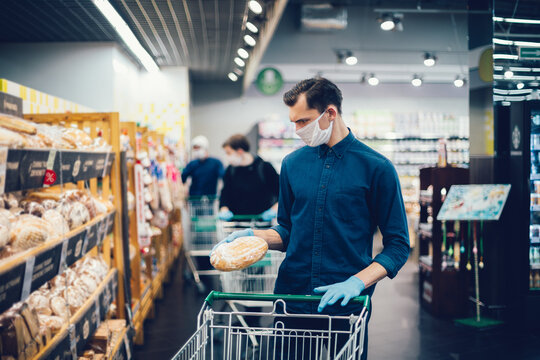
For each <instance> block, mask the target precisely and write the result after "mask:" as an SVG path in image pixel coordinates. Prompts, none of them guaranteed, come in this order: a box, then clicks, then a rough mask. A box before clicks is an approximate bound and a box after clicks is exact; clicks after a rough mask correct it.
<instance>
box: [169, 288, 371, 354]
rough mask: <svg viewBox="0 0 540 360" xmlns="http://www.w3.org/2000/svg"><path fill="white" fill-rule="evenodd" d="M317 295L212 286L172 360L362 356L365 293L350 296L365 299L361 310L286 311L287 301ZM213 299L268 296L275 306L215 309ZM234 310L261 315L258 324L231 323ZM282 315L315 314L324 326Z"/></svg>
mask: <svg viewBox="0 0 540 360" xmlns="http://www.w3.org/2000/svg"><path fill="white" fill-rule="evenodd" d="M320 299H321V296H310V295H305V296H304V295H272V294H232V293H220V292H215V291H213V292H211V293H210V295H208V297H207V298H206V300H205V302H204V304H203V306H202V308H201V311H200V313H199V316H198V320H197V322H198V327H197V330H196V332H195V333H194V334H193V336H192V337H191V338H190V339H189V340H188V341H187V343H186V344H185V345H184V346H183V347H182V348H181V349H180V351H179V352H178V353H177V354H176V355H175V356H174V358H173V360H177V359H178V360H180V359H182V360H184V359H224V360H228V359H293V360H294V359H318V360H323V359H326V360H330V359H340V360H345V359H347V360H353V359H360V356H361V355H362V351H363V345H364V334H365V330H366V320H367V314H368V311H369V301H370V299H369V296H359V297H356V298H354V299H352V300H351V301H354V302H360V303H363V305H364V306H363V308H362V311H361V312H360V315H350V316H330V315H316V314H290V313H288V312H287V309H286V303H285V301H287V302H289V301H297V302H313V301H317V302H318V301H320ZM215 300H237V301H243V300H248V301H265V302H268V301H272V302H273V304H274V306H273V309H272V310H271V311H270V312H266V313H265V312H252V313H250V312H245V313H242V314H236V313H235V312H225V311H216V310H214V309H213V307H212V306H213V302H214V301H215ZM238 315H243V316H251V317H259V318H260V319H261V321H260V324H261V325H259V326H251V327H246V326H239V325H235V323H234V322H233V318H234V317H235V316H238ZM285 319H317V320H318V321H319V323H320V324H323V326H317V328H312V329H306V328H291V327H287V326H285V325H284V323H285V321H284V320H285ZM337 321H341V322H343V321H346V322H347V324H348V326H346V329H344V328H343V327H337V326H335V324H336V322H337ZM338 329H340V330H338ZM250 337H255V338H256V339H257V342H256V343H257V344H258V345H257V346H254V345H253V341H250ZM339 339H341V341H340V340H339Z"/></svg>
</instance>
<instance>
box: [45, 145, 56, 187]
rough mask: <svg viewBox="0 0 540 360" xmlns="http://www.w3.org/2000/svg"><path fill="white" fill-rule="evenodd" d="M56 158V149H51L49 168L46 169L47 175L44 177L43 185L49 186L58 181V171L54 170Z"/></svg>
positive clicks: (48, 161)
mask: <svg viewBox="0 0 540 360" xmlns="http://www.w3.org/2000/svg"><path fill="white" fill-rule="evenodd" d="M55 159H56V150H51V151H49V158H48V159H47V169H46V170H45V177H44V178H43V186H44V187H48V186H51V185H53V184H54V183H55V182H56V172H54V160H55Z"/></svg>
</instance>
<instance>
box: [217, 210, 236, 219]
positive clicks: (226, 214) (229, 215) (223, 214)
mask: <svg viewBox="0 0 540 360" xmlns="http://www.w3.org/2000/svg"><path fill="white" fill-rule="evenodd" d="M233 216H234V214H233V212H232V211H231V210H223V211H220V212H219V214H218V218H219V220H222V221H229V220H231V219H232V218H233Z"/></svg>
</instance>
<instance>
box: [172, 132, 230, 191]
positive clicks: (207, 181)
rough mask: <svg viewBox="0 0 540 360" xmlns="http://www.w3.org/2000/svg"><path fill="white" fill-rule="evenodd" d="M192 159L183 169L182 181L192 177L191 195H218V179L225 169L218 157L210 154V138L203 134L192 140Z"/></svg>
mask: <svg viewBox="0 0 540 360" xmlns="http://www.w3.org/2000/svg"><path fill="white" fill-rule="evenodd" d="M191 145H192V151H191V158H192V159H193V160H191V161H190V162H189V163H188V164H187V165H186V167H185V168H184V171H182V182H184V183H185V182H186V180H187V179H188V178H191V185H190V186H189V195H190V196H203V195H207V196H216V194H217V185H218V180H219V179H220V178H222V177H223V174H224V173H225V170H224V169H223V164H222V163H221V161H219V160H218V159H215V158H212V157H209V156H208V139H207V138H206V137H204V136H202V135H200V136H197V137H195V138H193V140H192V141H191Z"/></svg>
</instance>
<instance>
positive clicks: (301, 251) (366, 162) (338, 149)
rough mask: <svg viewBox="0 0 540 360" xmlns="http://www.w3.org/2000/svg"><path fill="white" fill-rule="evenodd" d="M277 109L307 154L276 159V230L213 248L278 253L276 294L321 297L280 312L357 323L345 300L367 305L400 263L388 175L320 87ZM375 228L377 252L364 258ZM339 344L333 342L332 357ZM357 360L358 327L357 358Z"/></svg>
mask: <svg viewBox="0 0 540 360" xmlns="http://www.w3.org/2000/svg"><path fill="white" fill-rule="evenodd" d="M283 100H284V102H285V104H286V105H287V106H288V107H289V117H290V120H291V122H292V123H293V124H294V126H295V127H296V133H297V134H298V136H299V137H300V138H301V139H302V140H303V141H304V142H305V143H306V145H307V146H305V147H303V148H301V149H298V150H296V151H294V152H293V153H291V154H289V155H288V156H286V157H285V159H284V160H283V163H282V167H281V174H280V194H279V210H278V218H277V221H278V225H277V226H275V227H274V228H272V229H269V230H253V229H246V230H242V231H238V232H235V233H233V234H231V235H229V236H228V237H227V238H226V239H224V240H222V242H230V241H232V240H234V239H236V238H238V237H241V236H251V235H255V236H258V237H261V238H263V239H264V240H266V241H267V243H268V245H269V248H270V249H274V250H281V251H285V252H286V253H287V255H286V257H285V259H284V261H283V263H282V264H281V267H280V269H279V273H278V278H277V280H276V285H275V290H274V291H275V293H276V294H302V295H310V294H316V295H323V296H322V299H321V301H320V302H319V303H318V304H317V303H287V311H288V312H290V313H315V314H316V313H322V314H330V315H350V314H357V315H358V314H359V313H360V311H361V305H359V304H354V303H349V301H350V299H351V298H352V297H354V296H357V295H370V296H371V295H372V294H373V291H374V289H375V284H376V283H377V282H378V281H379V280H381V279H383V278H385V277H389V278H394V277H395V276H396V274H397V273H398V271H399V269H400V268H401V267H402V266H403V265H404V264H405V262H406V261H407V259H408V255H409V249H410V247H409V234H408V227H407V218H406V215H405V207H404V205H403V199H402V195H401V187H400V183H399V179H398V176H397V173H396V171H395V169H394V166H393V165H392V163H391V162H390V161H389V160H388V159H386V158H385V157H384V156H382V155H381V154H379V153H377V152H376V151H374V150H372V149H371V148H369V147H368V146H366V145H365V144H363V143H362V142H360V141H359V140H357V139H356V138H355V137H354V135H353V134H352V133H351V131H350V129H349V128H347V126H346V125H345V123H344V121H343V119H342V117H341V102H342V95H341V91H340V90H339V88H338V87H337V86H336V85H335V84H333V83H332V82H330V81H329V80H327V79H324V78H312V79H307V80H303V81H301V82H299V83H298V84H296V85H295V86H294V87H293V88H292V89H291V90H290V91H288V92H287V93H285V95H284V97H283ZM377 227H378V228H379V229H380V231H381V233H382V235H383V244H384V249H383V250H382V252H381V253H379V254H377V255H376V256H375V257H373V254H372V249H373V235H374V232H375V230H376V228H377ZM369 314H371V311H370V312H369ZM368 320H369V318H368ZM282 321H283V323H284V324H285V327H286V328H295V329H302V328H305V329H317V328H320V329H323V328H324V327H325V326H326V327H327V326H328V323H327V321H326V323H325V321H321V322H319V320H313V319H302V320H298V319H290V318H286V317H285V318H282ZM332 324H333V325H332V326H333V329H334V328H337V329H345V330H348V329H349V323H348V322H346V323H336V324H334V323H332ZM345 341H346V339H345V338H342V337H338V340H337V345H338V349H339V348H340V347H341V346H343V345H344V343H345ZM289 346H290V347H291V348H294V345H292V344H289ZM308 353H309V352H308ZM296 358H301V356H297V357H296ZM366 358H367V327H366V332H365V337H364V349H363V354H362V359H366Z"/></svg>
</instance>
